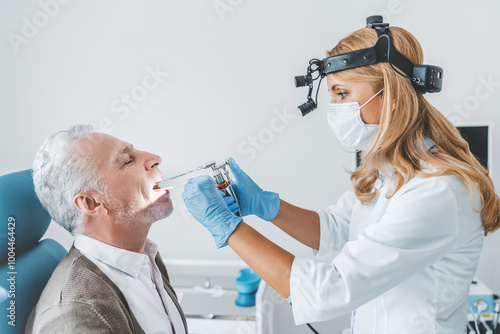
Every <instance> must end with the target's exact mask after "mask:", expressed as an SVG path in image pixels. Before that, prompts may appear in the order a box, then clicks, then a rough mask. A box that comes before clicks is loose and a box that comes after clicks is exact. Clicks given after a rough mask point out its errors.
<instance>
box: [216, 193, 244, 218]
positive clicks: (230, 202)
mask: <svg viewBox="0 0 500 334" xmlns="http://www.w3.org/2000/svg"><path fill="white" fill-rule="evenodd" d="M220 194H221V195H222V197H223V198H224V201H225V202H226V204H227V206H228V207H229V210H231V212H232V213H234V214H237V213H238V212H239V211H240V206H239V205H238V203H237V202H236V200H235V199H234V197H233V196H231V195H226V191H225V190H221V191H220Z"/></svg>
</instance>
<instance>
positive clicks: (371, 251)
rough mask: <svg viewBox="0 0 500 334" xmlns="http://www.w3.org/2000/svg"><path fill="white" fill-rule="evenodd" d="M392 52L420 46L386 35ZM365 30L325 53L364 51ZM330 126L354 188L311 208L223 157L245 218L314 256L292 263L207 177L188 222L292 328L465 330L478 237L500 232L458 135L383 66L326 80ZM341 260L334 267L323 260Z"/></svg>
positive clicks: (194, 192)
mask: <svg viewBox="0 0 500 334" xmlns="http://www.w3.org/2000/svg"><path fill="white" fill-rule="evenodd" d="M390 33H391V35H392V40H393V43H394V46H395V48H396V50H398V51H399V52H400V53H401V54H402V55H404V56H405V57H406V58H407V59H408V60H409V61H411V62H412V63H413V64H422V61H423V54H422V50H421V47H420V45H419V43H418V41H417V40H416V39H415V38H414V37H413V36H412V35H411V34H410V33H409V32H408V31H406V30H404V29H402V28H397V27H391V28H390ZM378 38H380V37H378V36H377V32H376V31H375V30H374V29H371V28H364V29H360V30H358V31H355V32H354V33H352V34H351V35H350V36H348V37H346V38H344V39H343V40H341V41H340V42H339V43H338V45H337V46H335V47H334V48H333V49H332V50H331V51H330V52H328V55H327V56H328V57H331V56H335V55H339V54H345V53H347V52H351V51H354V50H360V49H365V48H370V47H373V46H374V45H375V44H376V43H377V41H378ZM327 82H328V90H329V92H330V94H331V103H330V104H329V106H328V111H327V119H328V123H329V125H330V127H331V128H332V130H333V132H334V133H335V134H336V136H337V138H338V139H339V140H340V141H341V142H342V143H343V144H344V145H345V146H347V147H349V148H351V149H353V150H362V151H363V153H362V155H361V164H360V166H359V167H358V168H357V169H356V170H355V171H354V172H353V173H352V174H351V181H352V185H353V191H349V192H347V193H345V194H344V195H342V196H341V198H340V199H339V201H338V202H337V204H334V205H332V206H330V207H329V208H327V209H326V210H323V211H319V212H314V211H309V210H305V209H301V208H298V207H295V206H293V205H291V204H289V203H287V202H285V201H283V200H281V199H280V198H279V195H278V194H276V193H272V192H267V191H263V190H262V189H261V188H259V187H258V186H257V185H256V184H255V183H254V182H253V181H252V180H251V179H250V177H249V176H248V175H246V174H245V173H244V172H243V171H242V170H241V169H240V168H239V167H238V165H237V164H236V163H235V161H234V160H230V166H231V169H232V172H233V174H234V176H235V178H236V182H235V185H234V186H235V190H236V192H237V197H238V202H239V206H240V208H241V211H242V214H243V216H246V215H249V214H255V215H257V216H259V217H260V218H262V219H264V220H267V221H271V222H272V223H273V224H275V225H276V226H277V227H279V228H280V229H282V230H283V231H285V232H286V233H288V234H289V235H290V236H292V237H293V238H295V239H297V240H298V241H300V242H302V243H303V244H305V245H307V246H309V247H311V248H312V249H314V250H315V251H316V257H315V258H300V257H294V256H293V255H292V254H290V253H289V252H287V251H285V250H283V249H282V248H280V247H278V246H277V245H275V244H273V243H272V242H271V241H269V240H268V239H266V238H265V237H264V236H262V235H261V234H259V233H258V232H257V231H255V230H254V229H252V228H251V227H250V226H248V225H247V224H245V223H244V221H243V218H241V217H238V216H236V215H234V214H233V213H232V212H231V210H230V209H229V207H228V206H227V204H226V202H225V201H224V198H223V197H222V196H221V194H220V193H219V192H218V191H217V188H216V186H215V183H214V181H213V179H211V178H210V177H209V176H207V175H204V176H199V177H196V178H192V179H190V180H189V182H188V184H186V187H185V192H184V194H183V198H184V200H185V203H186V206H187V208H188V209H189V211H190V212H191V213H192V214H193V216H194V217H195V218H196V219H198V220H199V221H200V222H201V223H202V224H203V225H204V226H205V227H207V229H208V230H209V231H210V232H211V233H212V235H213V236H214V238H215V240H216V243H217V246H218V247H223V246H225V245H226V244H228V245H229V246H230V247H232V248H233V250H234V251H235V252H236V253H237V254H238V255H239V256H240V257H241V258H242V259H243V260H244V261H245V262H246V263H247V264H248V265H249V266H250V267H252V268H253V269H254V270H255V271H256V272H257V273H258V274H259V275H260V276H261V277H262V278H263V279H264V280H265V281H266V282H267V283H268V284H269V285H271V286H272V287H273V288H274V289H275V290H276V291H277V292H279V293H280V294H281V295H283V297H285V298H290V302H291V304H292V309H293V314H294V318H295V322H296V324H304V323H308V322H317V321H323V320H328V319H331V318H335V317H338V316H340V315H342V314H345V313H347V312H350V311H352V330H353V333H363V334H366V333H397V334H400V333H463V332H464V329H465V327H466V319H467V296H468V291H469V285H470V283H471V281H472V279H473V276H474V273H475V271H476V267H477V263H478V260H479V256H480V253H481V249H482V246H483V240H484V236H485V235H486V234H487V233H489V232H493V231H495V230H496V229H498V228H499V226H500V221H499V217H500V199H499V198H498V196H497V195H496V194H495V190H494V186H493V183H492V181H491V179H490V177H489V175H488V171H487V170H485V169H484V168H483V167H482V166H481V165H480V164H479V163H478V161H477V160H476V159H475V157H474V156H473V155H472V154H471V152H470V151H469V147H468V145H467V143H466V142H465V141H464V140H463V139H462V137H461V136H460V134H459V133H458V131H457V130H456V129H455V127H454V126H453V125H452V124H451V123H450V122H449V121H448V120H447V119H446V118H445V117H444V116H443V115H442V114H441V113H440V112H439V111H438V110H437V109H436V108H434V107H433V106H432V105H431V104H430V103H429V102H427V100H426V99H425V98H424V96H423V95H422V93H421V92H420V91H418V89H416V88H415V86H414V85H412V82H411V80H410V79H409V78H408V77H407V76H405V75H402V73H401V70H400V69H396V68H394V65H391V64H390V63H388V62H377V63H374V64H369V65H366V66H359V67H356V68H351V69H347V70H344V71H339V72H335V73H331V74H328V75H327ZM334 252H340V253H338V255H336V256H334V257H333V260H329V261H326V260H325V258H328V256H325V257H323V256H322V255H331V254H332V253H334Z"/></svg>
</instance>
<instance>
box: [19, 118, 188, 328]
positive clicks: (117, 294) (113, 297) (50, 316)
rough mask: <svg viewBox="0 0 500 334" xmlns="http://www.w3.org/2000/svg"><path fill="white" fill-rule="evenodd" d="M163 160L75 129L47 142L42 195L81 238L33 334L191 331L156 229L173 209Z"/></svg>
mask: <svg viewBox="0 0 500 334" xmlns="http://www.w3.org/2000/svg"><path fill="white" fill-rule="evenodd" d="M160 164H161V158H160V157H159V156H157V155H154V154H151V153H148V152H144V151H139V150H137V149H135V148H134V147H133V146H132V145H131V144H129V143H126V142H124V141H122V140H119V139H118V138H115V137H112V136H109V135H106V134H103V133H97V132H93V131H92V128H91V127H90V126H86V125H77V126H73V127H71V128H70V129H69V130H68V131H61V132H58V133H56V134H54V135H52V136H50V137H49V138H47V139H46V140H45V142H44V143H43V145H42V146H41V147H40V149H39V150H38V152H37V155H36V158H35V161H34V163H33V181H34V184H35V191H36V193H37V195H38V197H39V199H40V201H41V203H42V204H43V206H44V207H45V208H46V209H47V210H48V212H49V213H50V215H51V216H52V218H53V219H54V220H55V221H56V222H57V223H58V224H60V225H61V226H63V227H64V228H65V229H66V230H68V231H69V232H71V233H72V234H73V235H74V236H75V240H74V244H73V246H72V247H71V249H70V251H69V252H68V254H67V255H66V256H65V257H64V258H63V259H62V260H61V262H60V263H59V265H58V266H57V268H56V269H55V271H54V273H53V274H52V277H51V278H50V280H49V282H48V283H47V286H46V287H45V289H44V291H43V293H42V295H41V297H40V300H39V301H38V304H37V305H36V307H35V308H34V309H33V311H32V313H31V315H30V319H29V320H28V324H27V326H26V333H175V334H181V333H182V334H184V333H187V325H186V320H185V318H184V314H183V312H182V309H181V307H180V305H179V303H178V301H177V297H176V294H175V292H174V290H173V289H172V287H171V285H170V283H169V278H168V274H167V270H166V268H165V265H164V264H163V262H162V260H161V257H160V255H159V253H158V247H157V245H156V244H155V243H153V242H152V241H151V240H149V239H147V235H148V232H149V229H150V227H151V225H152V224H153V223H154V222H155V221H157V220H160V219H162V218H165V217H167V216H168V215H170V213H171V212H172V210H173V204H172V201H171V199H170V197H169V193H168V190H162V189H158V187H157V186H155V184H156V182H157V181H158V180H160V179H161V172H160V171H159V169H158V166H159V165H160Z"/></svg>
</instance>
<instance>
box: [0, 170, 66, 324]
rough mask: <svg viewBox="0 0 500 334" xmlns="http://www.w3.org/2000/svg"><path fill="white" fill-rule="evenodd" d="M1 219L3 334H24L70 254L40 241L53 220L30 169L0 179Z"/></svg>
mask: <svg viewBox="0 0 500 334" xmlns="http://www.w3.org/2000/svg"><path fill="white" fill-rule="evenodd" d="M0 219H1V220H0V277H1V281H0V310H1V311H0V333H6V334H7V333H24V327H25V324H26V321H27V319H28V316H29V315H30V312H31V310H32V309H33V307H34V306H35V304H36V303H37V302H38V299H39V297H40V295H41V293H42V290H43V288H44V287H45V285H46V284H47V281H48V280H49V278H50V276H51V275H52V272H53V271H54V269H55V267H56V266H57V264H58V263H59V261H60V260H61V259H62V258H63V256H64V255H66V253H67V252H66V249H64V247H63V246H61V245H60V244H59V243H57V242H56V241H54V240H52V239H44V240H42V241H40V238H41V237H42V236H43V235H44V233H45V231H46V230H47V228H48V226H49V223H50V220H51V218H50V215H49V213H48V212H47V211H46V210H45V209H44V208H43V206H42V205H41V204H40V201H39V200H38V197H37V196H36V194H35V190H34V186H33V179H32V176H31V170H30V169H29V170H24V171H20V172H16V173H11V174H6V175H2V176H0ZM14 325H15V326H14Z"/></svg>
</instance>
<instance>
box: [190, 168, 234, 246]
mask: <svg viewBox="0 0 500 334" xmlns="http://www.w3.org/2000/svg"><path fill="white" fill-rule="evenodd" d="M182 199H184V203H185V204H186V208H187V209H188V211H189V212H190V213H191V214H192V215H193V217H194V218H196V220H198V221H199V222H200V223H201V224H202V225H203V226H205V227H206V228H207V229H208V231H209V232H210V233H211V234H212V236H213V237H214V239H215V244H216V245H217V248H221V247H224V246H227V243H226V241H227V239H228V238H229V236H230V235H231V234H232V233H233V232H234V230H236V227H238V224H239V223H240V222H241V221H242V220H243V218H241V217H238V216H236V215H235V214H234V213H232V212H231V210H230V209H229V207H228V205H227V204H226V200H224V198H223V197H222V195H221V193H220V192H219V190H218V189H217V185H216V184H215V181H214V179H213V178H212V177H211V176H210V175H200V176H197V177H193V178H190V179H189V181H188V183H187V184H186V185H185V186H184V192H183V193H182Z"/></svg>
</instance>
